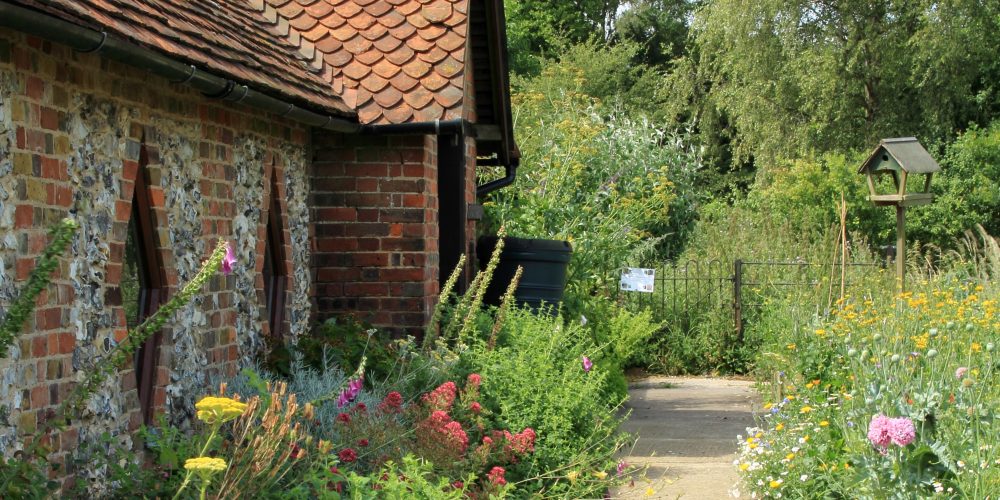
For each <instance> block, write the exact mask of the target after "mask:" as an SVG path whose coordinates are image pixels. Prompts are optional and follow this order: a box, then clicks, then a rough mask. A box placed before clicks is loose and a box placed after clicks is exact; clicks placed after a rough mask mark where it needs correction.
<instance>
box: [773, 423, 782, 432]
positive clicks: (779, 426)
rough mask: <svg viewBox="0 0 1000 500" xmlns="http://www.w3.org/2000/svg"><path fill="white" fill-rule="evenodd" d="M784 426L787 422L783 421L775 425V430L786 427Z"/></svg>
mask: <svg viewBox="0 0 1000 500" xmlns="http://www.w3.org/2000/svg"><path fill="white" fill-rule="evenodd" d="M784 428H785V424H782V423H778V425H776V426H774V430H776V431H780V430H781V429H784Z"/></svg>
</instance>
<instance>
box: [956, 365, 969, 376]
mask: <svg viewBox="0 0 1000 500" xmlns="http://www.w3.org/2000/svg"><path fill="white" fill-rule="evenodd" d="M967 371H969V369H968V368H967V367H964V366H959V367H958V369H957V370H955V378H962V377H964V376H965V372H967Z"/></svg>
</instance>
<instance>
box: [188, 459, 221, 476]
mask: <svg viewBox="0 0 1000 500" xmlns="http://www.w3.org/2000/svg"><path fill="white" fill-rule="evenodd" d="M226 467H228V465H226V461H225V460H223V459H221V458H213V457H198V458H189V459H187V460H185V461H184V468H185V469H187V470H189V471H194V472H197V473H199V474H214V473H216V472H222V471H224V470H226Z"/></svg>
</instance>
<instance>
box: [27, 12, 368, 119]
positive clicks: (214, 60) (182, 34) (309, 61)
mask: <svg viewBox="0 0 1000 500" xmlns="http://www.w3.org/2000/svg"><path fill="white" fill-rule="evenodd" d="M16 3H19V4H22V5H25V6H27V7H31V8H34V9H37V10H40V11H42V12H45V13H47V14H50V15H52V16H54V17H57V18H60V19H63V20H66V21H69V22H71V23H74V24H78V25H82V26H86V27H89V28H95V29H99V30H101V31H105V32H107V33H108V34H109V35H111V36H115V37H118V38H122V39H125V40H128V41H131V42H133V43H136V44H138V45H141V46H143V47H146V48H148V49H151V50H156V51H158V52H161V53H166V54H168V55H169V56H171V57H174V58H176V59H178V60H182V61H184V62H186V63H188V64H193V65H194V66H195V67H197V68H199V69H203V70H207V71H210V72H213V73H216V74H219V75H220V76H221V75H225V76H228V77H231V78H234V79H236V80H239V83H242V84H245V85H248V86H250V87H252V88H254V89H256V90H259V91H263V92H266V93H270V94H272V95H276V96H281V97H283V98H286V99H289V100H290V101H294V102H296V103H298V104H300V105H304V106H305V107H309V108H313V109H318V110H322V111H325V112H328V113H331V114H336V115H340V116H348V117H349V116H352V115H353V114H354V113H353V111H354V110H353V109H351V108H350V107H348V106H347V105H346V104H345V103H344V101H343V100H342V99H341V98H340V96H339V95H338V94H337V93H334V92H332V91H331V76H330V74H329V68H327V67H326V66H325V64H324V61H323V59H322V58H319V57H316V50H315V48H316V47H315V46H313V45H312V44H311V43H310V42H309V41H308V40H309V39H310V38H311V37H319V35H321V34H322V35H323V36H324V37H325V36H326V33H316V32H314V31H313V30H315V27H316V25H317V24H318V23H319V22H320V21H321V20H327V18H328V17H329V11H328V10H327V7H329V0H268V2H267V4H265V3H264V2H263V1H261V0H199V1H189V0H17V1H16ZM344 3H345V4H352V2H347V1H345V2H344ZM352 5H353V4H352ZM354 7H357V5H354ZM303 38H305V44H304V43H303ZM317 39H318V38H317ZM306 44H308V45H306ZM328 46H329V44H324V45H323V47H324V48H326V47H328Z"/></svg>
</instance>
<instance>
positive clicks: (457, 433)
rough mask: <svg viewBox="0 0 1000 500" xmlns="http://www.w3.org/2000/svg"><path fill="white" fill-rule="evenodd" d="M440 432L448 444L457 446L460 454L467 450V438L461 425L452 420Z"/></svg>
mask: <svg viewBox="0 0 1000 500" xmlns="http://www.w3.org/2000/svg"><path fill="white" fill-rule="evenodd" d="M442 431H443V433H444V435H445V436H446V438H447V440H448V441H449V442H450V443H452V444H454V445H456V446H458V449H459V450H461V453H465V450H467V449H469V436H468V434H466V433H465V430H464V429H462V424H460V423H458V422H455V421H454V420H452V421H451V422H448V423H447V424H445V425H444V427H443V428H442Z"/></svg>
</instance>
